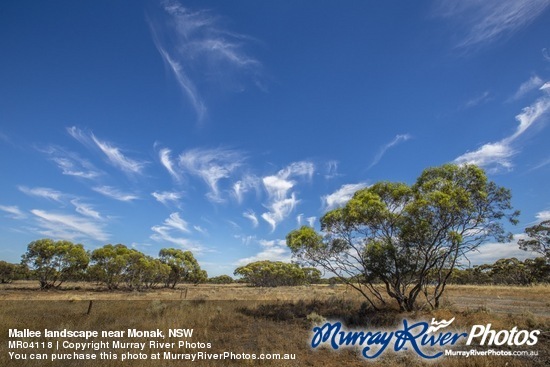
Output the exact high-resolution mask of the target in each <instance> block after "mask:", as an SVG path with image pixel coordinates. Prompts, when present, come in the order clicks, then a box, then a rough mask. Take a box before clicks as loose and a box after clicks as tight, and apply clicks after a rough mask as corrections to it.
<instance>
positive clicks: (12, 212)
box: [0, 205, 27, 219]
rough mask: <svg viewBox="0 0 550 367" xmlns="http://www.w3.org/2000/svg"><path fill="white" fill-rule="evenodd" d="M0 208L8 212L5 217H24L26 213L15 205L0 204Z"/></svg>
mask: <svg viewBox="0 0 550 367" xmlns="http://www.w3.org/2000/svg"><path fill="white" fill-rule="evenodd" d="M0 210H1V211H3V212H6V213H8V215H7V217H9V218H12V219H25V218H27V215H26V214H25V213H23V212H22V211H21V209H19V207H17V206H16V205H9V206H8V205H0Z"/></svg>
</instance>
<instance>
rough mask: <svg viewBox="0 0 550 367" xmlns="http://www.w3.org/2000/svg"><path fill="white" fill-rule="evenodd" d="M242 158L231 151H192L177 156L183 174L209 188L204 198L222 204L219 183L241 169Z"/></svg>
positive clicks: (236, 152)
mask: <svg viewBox="0 0 550 367" xmlns="http://www.w3.org/2000/svg"><path fill="white" fill-rule="evenodd" d="M243 161H244V156H243V154H242V153H241V152H239V151H236V150H231V149H225V148H218V149H192V150H188V151H185V152H183V153H182V154H180V156H179V165H180V167H181V168H183V169H184V172H186V173H189V174H191V175H194V176H197V177H199V178H201V179H202V180H203V181H204V182H205V183H206V184H207V185H208V187H209V189H210V192H208V193H207V194H206V197H207V198H208V199H209V200H210V201H212V202H218V203H219V202H223V201H225V199H224V198H223V197H222V196H221V192H220V188H219V182H220V180H222V179H227V178H229V177H231V175H232V174H233V173H234V172H235V171H236V170H237V168H239V167H241V166H242V164H243Z"/></svg>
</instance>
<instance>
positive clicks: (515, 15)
mask: <svg viewBox="0 0 550 367" xmlns="http://www.w3.org/2000/svg"><path fill="white" fill-rule="evenodd" d="M548 5H550V3H549V2H548V1H547V0H522V1H517V0H485V1H478V0H448V1H439V2H437V5H436V8H435V15H436V16H439V17H443V18H447V19H451V20H453V21H455V23H456V26H457V28H458V30H459V33H460V34H461V38H460V40H459V41H458V43H457V45H456V47H457V48H462V49H467V48H471V47H479V46H481V45H484V44H488V43H491V42H495V41H497V40H500V39H502V38H504V37H507V36H508V37H509V36H510V35H512V34H514V33H516V32H518V31H519V30H521V29H522V28H524V27H526V26H528V25H529V24H531V23H532V22H533V21H534V20H535V19H536V18H538V17H539V16H541V15H542V13H543V12H544V11H545V10H547V8H548Z"/></svg>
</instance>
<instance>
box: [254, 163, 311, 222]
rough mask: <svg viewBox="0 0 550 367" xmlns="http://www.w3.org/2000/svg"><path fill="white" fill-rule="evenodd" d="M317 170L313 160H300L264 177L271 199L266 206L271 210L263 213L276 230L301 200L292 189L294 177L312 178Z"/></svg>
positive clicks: (263, 180)
mask: <svg viewBox="0 0 550 367" xmlns="http://www.w3.org/2000/svg"><path fill="white" fill-rule="evenodd" d="M314 172H315V165H314V164H313V163H311V162H307V161H300V162H294V163H291V164H290V165H289V166H287V167H285V168H283V169H281V170H280V171H279V172H277V174H276V175H272V176H266V177H264V178H263V179H262V183H263V185H264V188H265V190H266V192H267V194H268V198H269V201H268V203H267V204H266V205H265V207H266V208H267V209H268V210H269V211H268V212H265V213H263V214H262V215H261V217H262V219H264V220H265V221H266V222H267V223H269V225H270V226H271V229H272V231H275V228H276V227H277V225H278V224H279V223H280V222H282V221H283V220H285V219H286V218H287V217H288V216H289V215H290V214H291V213H292V211H293V210H294V208H295V207H296V205H297V204H298V203H299V202H300V200H298V199H297V198H296V193H294V192H291V193H290V195H289V192H290V190H291V189H292V188H293V187H294V186H295V185H296V181H294V180H292V178H299V177H305V178H306V179H311V178H312V177H313V173H314Z"/></svg>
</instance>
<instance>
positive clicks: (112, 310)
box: [0, 282, 550, 367]
mask: <svg viewBox="0 0 550 367" xmlns="http://www.w3.org/2000/svg"><path fill="white" fill-rule="evenodd" d="M37 288H38V287H37V284H36V283H35V282H14V283H12V284H7V285H0V366H8V367H11V366H17V367H19V366H21V367H23V366H25V367H26V366H32V367H34V366H79V367H88V366H89V367H91V366H94V367H95V366H132V367H133V366H136V367H142V366H154V367H164V366H172V365H173V366H183V365H190V366H256V365H260V366H424V365H427V366H456V367H459V366H479V367H484V366H510V367H514V366H548V365H550V286H533V287H504V286H503V287H500V286H499V287H496V286H450V287H449V288H448V291H447V294H446V296H445V301H444V307H443V308H441V309H440V310H436V311H430V310H422V311H418V312H416V313H414V314H412V315H411V314H403V313H399V312H398V311H396V310H386V311H383V312H374V311H373V310H371V309H369V308H368V307H365V304H364V303H363V301H362V299H361V297H360V296H359V295H358V294H357V292H355V291H353V290H351V289H349V288H348V287H346V286H344V285H337V286H328V285H314V286H307V287H306V286H301V287H279V288H252V287H247V286H245V285H241V284H238V285H199V286H184V285H181V286H179V287H178V288H176V289H175V290H169V289H156V290H151V291H146V292H130V291H116V292H107V291H105V290H104V289H102V288H101V287H98V286H96V285H95V284H87V283H73V284H66V285H65V287H64V289H63V290H50V291H39V290H38V289H37ZM90 300H92V301H93V303H92V309H91V312H90V314H89V315H88V314H87V311H88V307H89V305H90V302H89V301H90ZM432 317H433V318H436V319H437V320H441V319H446V320H448V319H451V318H453V317H456V320H455V322H454V323H453V325H452V326H451V327H452V328H454V329H455V330H457V331H461V332H462V331H469V328H470V327H471V326H472V325H474V324H487V323H491V324H492V328H493V329H496V330H503V329H506V330H509V329H511V328H512V327H514V326H517V328H518V329H520V330H521V329H528V330H533V329H539V330H541V331H542V334H541V335H540V336H539V342H538V344H537V345H536V346H534V347H533V348H531V349H534V350H538V352H539V353H538V356H537V357H469V358H464V357H441V358H439V359H437V360H436V361H433V362H425V361H423V360H422V359H421V358H419V357H418V356H417V355H416V354H415V353H412V352H403V351H401V352H398V353H393V352H386V353H384V354H383V355H382V356H381V357H379V358H377V359H376V360H374V361H368V360H365V359H363V358H362V357H361V356H360V354H359V351H358V350H357V349H352V348H343V349H341V350H338V351H334V350H332V349H330V350H329V349H328V348H318V349H316V350H312V349H311V348H310V347H309V341H310V337H311V330H312V325H313V322H314V321H315V320H320V319H322V318H326V319H329V320H341V321H342V322H343V323H344V324H347V325H348V326H349V327H350V328H356V329H361V330H373V331H374V330H381V329H388V330H393V329H395V328H396V327H398V326H401V325H402V320H403V319H404V318H407V319H409V320H418V321H428V322H429V321H430V320H431V318H432ZM10 328H17V329H25V328H28V329H31V330H44V329H49V330H62V329H67V330H97V331H102V330H127V329H133V328H135V329H138V330H156V329H160V330H168V329H172V328H193V329H194V333H193V337H192V338H191V339H188V340H189V341H190V342H209V343H211V344H212V348H211V349H208V350H204V349H190V348H189V349H185V348H182V349H178V348H171V349H166V350H154V349H150V348H149V347H148V346H146V347H145V350H144V351H143V353H146V354H148V355H150V354H152V353H156V352H159V351H161V352H164V351H173V352H174V353H193V352H196V351H199V350H202V351H207V352H210V353H216V352H222V353H223V352H225V351H228V352H233V353H256V354H260V353H281V354H284V353H290V354H295V356H296V359H294V360H277V361H269V360H262V361H260V360H228V359H226V360H223V361H219V360H218V361H207V360H202V361H199V362H193V363H190V362H185V361H180V360H174V361H171V360H160V361H153V360H150V359H148V360H132V361H125V362H121V361H120V360H116V361H114V360H95V361H92V360H85V361H63V362H58V361H51V360H42V361H36V360H30V359H27V360H18V361H16V360H13V359H10V357H9V354H8V352H10V351H14V350H13V349H9V348H8V339H9V338H8V330H9V329H10ZM28 340H29V341H32V340H36V339H32V338H29V339H28ZM47 340H48V338H42V339H41V341H47ZM51 340H52V341H55V340H57V339H51ZM121 340H123V341H136V340H135V339H133V338H132V339H131V340H130V339H128V338H122V339H121ZM176 340H178V338H168V337H167V338H166V340H164V341H165V342H166V341H176ZM73 341H82V340H73ZM455 347H456V346H455ZM508 348H511V349H510V350H514V349H512V348H513V347H508ZM515 348H516V349H515V350H517V349H518V348H517V347H515ZM477 349H478V350H483V349H488V348H484V347H478V348H477ZM498 349H506V347H499V348H498ZM522 349H527V348H522ZM111 351H112V352H117V353H119V354H120V353H123V352H125V350H111ZM35 352H36V353H40V350H38V351H35ZM65 352H66V353H69V352H70V351H65ZM95 353H99V352H95ZM161 355H162V353H161Z"/></svg>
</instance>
